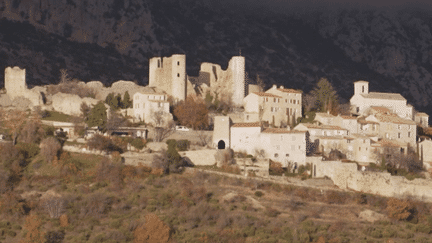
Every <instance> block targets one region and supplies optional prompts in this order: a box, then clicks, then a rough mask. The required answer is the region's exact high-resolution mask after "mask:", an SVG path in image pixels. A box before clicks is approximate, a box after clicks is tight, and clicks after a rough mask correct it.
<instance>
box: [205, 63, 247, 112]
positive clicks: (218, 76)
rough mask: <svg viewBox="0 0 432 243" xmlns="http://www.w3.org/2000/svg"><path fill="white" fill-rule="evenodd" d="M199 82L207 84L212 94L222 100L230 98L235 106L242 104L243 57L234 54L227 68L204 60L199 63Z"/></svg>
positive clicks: (243, 91) (243, 87)
mask: <svg viewBox="0 0 432 243" xmlns="http://www.w3.org/2000/svg"><path fill="white" fill-rule="evenodd" d="M198 80H199V83H200V84H203V83H204V84H207V85H208V86H210V90H211V92H212V93H214V94H218V95H219V97H218V98H220V99H222V100H231V101H232V103H233V104H234V105H235V106H242V104H243V98H244V97H245V58H244V57H243V56H234V57H232V58H231V60H230V61H229V63H228V68H227V69H226V70H222V68H221V66H220V65H218V64H213V63H208V62H204V63H202V64H201V68H200V72H199V77H198Z"/></svg>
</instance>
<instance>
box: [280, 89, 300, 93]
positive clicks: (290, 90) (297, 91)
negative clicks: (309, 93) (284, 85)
mask: <svg viewBox="0 0 432 243" xmlns="http://www.w3.org/2000/svg"><path fill="white" fill-rule="evenodd" d="M277 90H279V91H282V92H285V93H296V94H301V93H303V92H302V91H300V90H295V89H281V88H279V89H277Z"/></svg>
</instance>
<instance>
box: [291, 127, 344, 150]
mask: <svg viewBox="0 0 432 243" xmlns="http://www.w3.org/2000/svg"><path fill="white" fill-rule="evenodd" d="M293 130H295V131H303V132H307V134H306V143H307V154H313V153H315V152H323V153H324V154H325V155H328V153H329V152H330V151H331V150H332V149H337V150H340V151H343V150H344V148H345V147H346V146H345V145H344V143H345V141H346V139H345V138H346V137H347V136H348V130H346V129H344V128H342V127H339V126H331V125H317V124H312V123H300V124H298V125H297V126H296V127H294V129H293Z"/></svg>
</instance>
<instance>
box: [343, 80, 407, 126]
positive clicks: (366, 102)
mask: <svg viewBox="0 0 432 243" xmlns="http://www.w3.org/2000/svg"><path fill="white" fill-rule="evenodd" d="M350 104H351V112H352V113H353V114H356V115H363V113H364V112H365V111H366V110H367V109H368V108H370V107H372V106H379V107H386V108H388V109H389V110H390V111H391V112H392V113H395V114H397V115H398V116H399V117H402V118H406V119H410V120H412V119H413V107H412V106H410V105H407V100H406V99H405V98H404V97H402V95H400V94H394V93H380V92H369V82H366V81H357V82H354V96H353V97H352V98H351V99H350Z"/></svg>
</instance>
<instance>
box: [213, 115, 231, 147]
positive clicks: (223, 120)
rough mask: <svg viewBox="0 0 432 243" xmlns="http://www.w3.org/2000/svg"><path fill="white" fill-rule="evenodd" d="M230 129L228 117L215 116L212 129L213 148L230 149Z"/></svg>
mask: <svg viewBox="0 0 432 243" xmlns="http://www.w3.org/2000/svg"><path fill="white" fill-rule="evenodd" d="M230 127H231V121H230V118H229V116H216V117H215V118H214V128H213V147H215V148H217V149H226V148H229V147H230Z"/></svg>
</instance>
